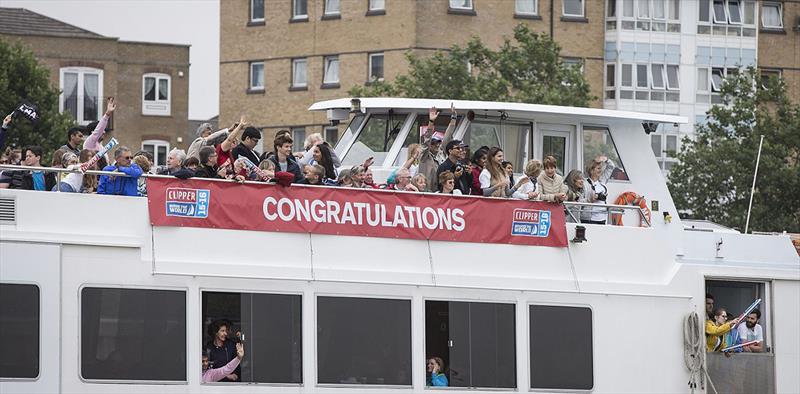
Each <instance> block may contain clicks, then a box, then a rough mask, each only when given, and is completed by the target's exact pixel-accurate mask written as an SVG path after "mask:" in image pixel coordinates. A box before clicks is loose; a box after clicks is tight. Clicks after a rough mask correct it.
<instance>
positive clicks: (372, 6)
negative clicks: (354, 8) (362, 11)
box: [367, 0, 386, 11]
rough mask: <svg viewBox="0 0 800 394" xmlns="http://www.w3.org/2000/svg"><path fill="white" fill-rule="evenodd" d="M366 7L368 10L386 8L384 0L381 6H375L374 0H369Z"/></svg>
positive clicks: (383, 9)
mask: <svg viewBox="0 0 800 394" xmlns="http://www.w3.org/2000/svg"><path fill="white" fill-rule="evenodd" d="M367 7H368V8H369V10H370V11H385V10H386V0H383V6H382V7H376V6H375V0H369V3H368V4H367Z"/></svg>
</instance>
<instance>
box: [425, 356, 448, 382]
mask: <svg viewBox="0 0 800 394" xmlns="http://www.w3.org/2000/svg"><path fill="white" fill-rule="evenodd" d="M427 371H428V373H427V374H426V375H427V376H428V379H427V380H428V386H441V387H447V385H448V383H447V376H446V375H445V374H444V361H443V360H442V358H441V357H431V358H429V359H428V364H427Z"/></svg>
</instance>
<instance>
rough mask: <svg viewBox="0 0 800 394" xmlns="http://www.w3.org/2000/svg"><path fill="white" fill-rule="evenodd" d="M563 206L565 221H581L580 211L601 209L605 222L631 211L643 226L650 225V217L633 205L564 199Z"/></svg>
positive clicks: (610, 221)
mask: <svg viewBox="0 0 800 394" xmlns="http://www.w3.org/2000/svg"><path fill="white" fill-rule="evenodd" d="M563 204H564V206H565V207H566V212H567V221H570V220H571V221H573V222H575V223H580V222H581V217H580V216H581V213H588V212H596V211H598V210H601V211H603V212H605V213H606V223H613V222H614V218H616V217H618V216H621V215H624V214H625V213H626V212H630V211H633V212H635V213H636V214H638V216H639V219H640V220H641V221H642V223H643V224H644V226H643V227H650V226H651V223H650V218H649V217H648V216H647V214H646V213H645V212H644V210H643V209H642V208H640V207H638V206H635V205H617V204H593V203H588V202H574V201H564V203H563Z"/></svg>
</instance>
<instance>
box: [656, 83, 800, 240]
mask: <svg viewBox="0 0 800 394" xmlns="http://www.w3.org/2000/svg"><path fill="white" fill-rule="evenodd" d="M721 95H722V99H723V104H721V105H715V106H714V107H712V108H711V110H709V111H708V119H709V122H708V124H705V125H703V124H699V125H697V127H696V131H695V136H694V138H693V139H689V138H686V139H684V140H683V148H682V150H681V152H680V153H679V154H678V156H677V157H678V159H680V163H679V164H677V165H676V166H675V167H673V168H672V171H671V172H670V175H669V187H670V190H671V191H672V196H673V198H674V199H675V204H676V205H677V208H678V210H679V212H680V213H681V216H683V217H691V218H696V219H707V220H711V221H714V222H717V223H720V224H723V225H726V226H729V227H734V228H739V229H744V227H745V221H746V218H747V206H748V203H749V199H750V188H751V186H752V182H753V171H754V170H755V165H756V155H757V154H758V144H759V140H760V136H761V135H763V136H764V146H763V148H762V152H761V162H760V164H759V168H758V179H757V183H756V189H755V195H754V198H753V209H752V214H751V217H750V229H752V230H755V231H784V230H785V231H790V232H800V197H799V196H798V191H800V163H798V160H799V159H800V157H799V155H800V106H798V105H796V104H793V103H792V102H791V101H790V100H789V98H788V97H787V95H786V89H785V86H784V83H783V81H781V80H777V79H770V80H766V79H762V78H761V76H760V75H758V73H757V71H756V70H754V69H752V68H750V69H748V70H746V71H744V72H742V73H739V74H737V75H733V76H729V77H728V78H727V79H726V80H725V82H724V83H723V86H722V89H721Z"/></svg>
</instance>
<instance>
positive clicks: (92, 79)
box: [59, 67, 103, 125]
mask: <svg viewBox="0 0 800 394" xmlns="http://www.w3.org/2000/svg"><path fill="white" fill-rule="evenodd" d="M59 81H60V84H59V87H60V88H61V96H60V100H59V110H60V111H61V112H67V113H69V114H70V115H71V116H72V118H73V119H75V121H76V122H78V123H79V124H82V125H86V124H89V123H91V122H93V121H96V120H100V113H101V111H102V108H101V106H102V100H103V70H100V69H96V68H87V67H65V68H62V69H61V70H60V78H59Z"/></svg>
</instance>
